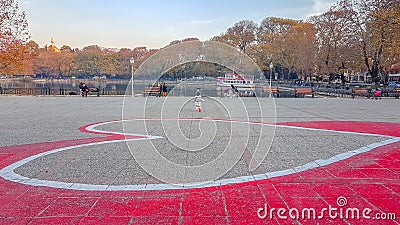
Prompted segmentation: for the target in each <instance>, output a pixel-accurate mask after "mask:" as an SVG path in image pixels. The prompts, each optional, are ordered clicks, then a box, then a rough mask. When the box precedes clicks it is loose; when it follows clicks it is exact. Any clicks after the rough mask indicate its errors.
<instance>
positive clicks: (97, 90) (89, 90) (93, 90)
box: [50, 86, 100, 97]
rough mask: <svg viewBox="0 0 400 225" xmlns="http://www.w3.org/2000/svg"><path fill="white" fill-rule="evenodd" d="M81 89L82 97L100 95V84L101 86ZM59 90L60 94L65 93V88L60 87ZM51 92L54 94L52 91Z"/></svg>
mask: <svg viewBox="0 0 400 225" xmlns="http://www.w3.org/2000/svg"><path fill="white" fill-rule="evenodd" d="M80 91H81V96H82V97H87V96H88V95H90V94H93V95H96V96H97V97H99V96H100V86H99V87H90V88H87V89H86V91H84V90H80ZM58 92H59V94H64V90H62V89H60V90H59V91H58ZM50 94H52V93H51V92H50Z"/></svg>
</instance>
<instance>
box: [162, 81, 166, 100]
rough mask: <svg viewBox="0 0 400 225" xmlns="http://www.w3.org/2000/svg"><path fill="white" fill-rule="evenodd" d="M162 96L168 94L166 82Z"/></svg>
mask: <svg viewBox="0 0 400 225" xmlns="http://www.w3.org/2000/svg"><path fill="white" fill-rule="evenodd" d="M162 96H163V97H166V96H167V85H166V84H165V82H164V83H163V84H162Z"/></svg>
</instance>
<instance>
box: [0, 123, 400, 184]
mask: <svg viewBox="0 0 400 225" xmlns="http://www.w3.org/2000/svg"><path fill="white" fill-rule="evenodd" d="M137 120H145V119H137ZM171 120H172V119H171ZM175 120H176V119H175ZM198 120H201V119H198ZM125 121H132V120H125ZM133 121H134V120H133ZM216 121H218V120H216ZM220 121H221V122H225V121H224V120H220ZM117 122H122V121H110V122H104V123H98V124H94V125H90V126H88V127H87V128H86V129H87V130H88V131H94V132H99V133H103V134H115V133H117V132H107V131H101V130H96V129H95V127H97V126H101V125H104V124H110V123H117ZM229 122H237V123H249V124H253V123H252V122H245V121H229ZM255 124H258V125H266V126H275V125H271V124H260V123H255ZM276 126H277V127H286V128H292V129H304V130H312V131H327V132H334V133H345V134H357V135H365V136H378V137H388V138H390V139H388V140H385V141H381V142H376V143H373V144H370V145H368V146H365V147H362V148H359V149H357V150H351V151H349V152H346V153H340V154H338V155H335V156H333V157H331V158H329V159H322V160H314V161H312V162H309V163H306V164H304V165H301V166H297V167H295V168H292V169H286V170H282V171H275V172H270V173H266V174H258V175H254V176H241V177H236V178H229V179H224V180H216V181H210V182H206V183H187V184H146V185H95V184H80V183H66V182H59V181H48V180H39V179H34V178H29V177H24V176H22V175H20V174H17V173H15V172H14V170H15V169H16V168H18V167H19V166H22V165H24V164H26V163H28V162H30V161H32V160H34V159H37V158H39V157H43V156H46V155H50V154H53V153H57V152H61V151H67V150H71V149H75V148H80V147H87V146H94V145H102V144H110V143H118V142H125V141H140V140H152V139H158V138H160V137H157V136H149V135H135V136H141V137H145V138H136V139H125V140H113V141H103V142H95V143H89V144H81V145H75V146H68V147H63V148H58V149H54V150H50V151H47V152H43V153H39V154H37V155H33V156H30V157H27V158H25V159H23V160H20V161H18V162H15V163H13V164H11V165H9V166H7V167H4V168H3V169H1V170H0V176H1V177H2V178H4V179H6V180H9V181H13V182H17V183H21V184H26V185H31V186H46V187H53V188H61V189H70V190H82V191H128V190H131V191H132V190H176V189H185V188H206V187H214V186H220V185H227V184H238V183H243V182H249V181H256V180H257V181H259V180H264V179H268V178H273V177H279V176H286V175H290V174H294V173H298V172H304V171H306V170H310V169H314V168H318V167H321V166H326V165H329V164H332V163H334V162H338V161H341V160H344V159H347V158H350V157H352V156H355V155H357V154H361V153H365V152H368V151H371V150H373V149H375V148H378V147H381V146H385V145H388V144H393V143H396V142H399V141H400V138H397V137H391V136H385V135H375V134H366V133H357V132H344V131H333V130H325V129H315V128H303V127H295V126H280V125H276ZM122 134H123V133H122ZM123 135H126V134H123Z"/></svg>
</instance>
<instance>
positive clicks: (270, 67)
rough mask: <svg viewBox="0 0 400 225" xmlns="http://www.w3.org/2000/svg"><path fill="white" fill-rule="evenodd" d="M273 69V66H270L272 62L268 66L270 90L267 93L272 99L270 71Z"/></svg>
mask: <svg viewBox="0 0 400 225" xmlns="http://www.w3.org/2000/svg"><path fill="white" fill-rule="evenodd" d="M273 68H274V64H272V62H271V63H270V64H269V88H270V92H269V97H270V98H271V97H272V93H271V92H272V91H271V89H272V69H273Z"/></svg>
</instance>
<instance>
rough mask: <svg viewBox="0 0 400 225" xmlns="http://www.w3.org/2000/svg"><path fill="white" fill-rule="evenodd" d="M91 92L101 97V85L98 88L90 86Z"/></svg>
mask: <svg viewBox="0 0 400 225" xmlns="http://www.w3.org/2000/svg"><path fill="white" fill-rule="evenodd" d="M90 93H92V94H95V95H96V96H97V97H99V96H100V86H99V87H98V88H97V87H90V88H89V92H88V94H90Z"/></svg>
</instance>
